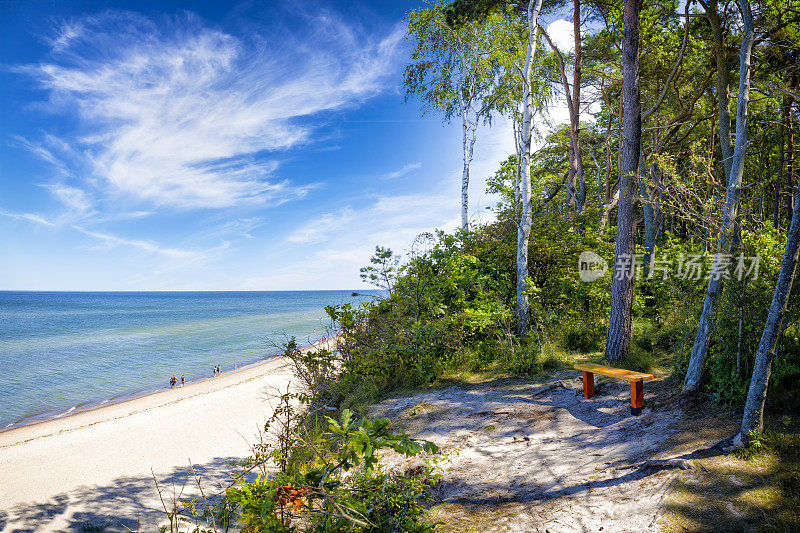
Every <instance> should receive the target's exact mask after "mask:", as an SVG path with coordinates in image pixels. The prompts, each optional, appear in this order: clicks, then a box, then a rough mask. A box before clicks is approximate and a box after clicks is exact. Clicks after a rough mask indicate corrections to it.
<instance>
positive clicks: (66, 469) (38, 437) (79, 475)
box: [0, 359, 291, 533]
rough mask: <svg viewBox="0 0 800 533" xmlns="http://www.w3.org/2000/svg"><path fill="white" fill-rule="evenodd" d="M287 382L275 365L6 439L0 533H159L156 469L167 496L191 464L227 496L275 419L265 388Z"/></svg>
mask: <svg viewBox="0 0 800 533" xmlns="http://www.w3.org/2000/svg"><path fill="white" fill-rule="evenodd" d="M290 380H291V372H290V370H289V367H288V364H287V363H286V361H285V360H282V359H275V360H272V361H269V362H266V363H262V364H259V365H253V366H250V367H247V368H241V369H239V370H238V371H237V372H234V373H229V374H223V375H221V376H219V377H217V378H213V379H209V380H205V381H201V382H197V383H192V384H187V385H186V386H185V387H183V388H179V389H175V390H168V391H164V392H160V393H156V394H152V395H149V396H146V397H143V398H138V399H135V400H130V401H127V402H124V403H120V404H116V405H110V406H106V407H102V408H99V409H95V410H93V411H88V412H84V413H79V414H77V415H74V416H70V417H65V418H62V419H58V420H52V421H49V422H44V423H41V424H36V425H33V426H28V427H22V428H19V429H15V430H11V431H7V432H3V433H0V531H2V532H3V533H5V532H12V531H81V530H82V529H85V526H86V525H98V526H103V528H104V529H103V530H104V531H115V530H118V531H126V529H125V528H126V527H127V528H130V529H134V530H136V529H137V528H138V527H141V530H142V531H151V530H155V527H153V526H154V525H155V524H156V523H160V522H164V521H165V518H164V515H163V511H162V509H161V503H160V501H159V499H158V493H157V492H156V490H155V485H154V482H153V479H152V476H151V469H152V471H154V472H155V473H156V475H157V477H158V478H159V480H160V483H162V484H163V487H162V488H167V489H168V490H170V491H171V489H172V486H173V482H175V483H176V484H177V486H178V487H180V486H181V485H182V484H183V479H184V478H185V476H186V472H187V467H188V465H189V461H191V463H192V464H194V465H195V466H196V467H197V470H198V471H199V472H201V473H204V475H203V479H204V486H205V489H206V490H207V489H208V488H209V487H211V486H214V485H218V486H222V484H224V483H226V482H227V480H228V479H229V474H230V472H232V471H233V470H235V468H236V467H235V466H233V465H232V464H231V462H232V461H233V460H234V459H237V458H242V457H247V456H248V455H249V450H250V446H251V445H252V444H253V443H254V442H255V441H256V436H257V433H258V430H259V428H263V425H264V422H265V420H266V419H267V418H268V417H269V415H270V413H271V407H270V405H269V402H268V398H267V394H266V391H267V388H268V387H280V388H282V389H283V390H286V387H287V384H288V383H289V382H290ZM206 485H207V486H206ZM137 516H138V518H137Z"/></svg>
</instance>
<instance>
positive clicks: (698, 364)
mask: <svg viewBox="0 0 800 533" xmlns="http://www.w3.org/2000/svg"><path fill="white" fill-rule="evenodd" d="M739 5H740V7H741V10H742V21H743V24H744V33H743V35H742V45H741V48H740V50H739V95H738V102H737V110H736V149H735V150H734V153H733V161H732V164H731V167H730V168H731V170H730V174H728V187H727V193H726V196H725V212H724V214H723V218H722V227H721V228H720V231H719V240H718V244H717V254H716V255H715V256H714V266H713V267H712V272H714V271H717V269H718V268H719V267H720V258H721V256H722V254H727V253H729V251H730V247H731V240H732V239H731V237H732V234H733V230H734V226H735V223H736V217H737V211H738V208H739V190H740V189H741V185H742V175H743V174H744V163H745V159H746V157H747V122H748V115H747V104H748V102H749V100H750V55H751V53H752V50H753V40H754V32H753V18H752V15H751V13H750V2H749V0H739ZM719 92H720V93H723V92H725V93H727V91H722V90H720V91H719ZM723 125H724V121H723V120H720V139H722V137H724V135H723V134H722V128H723ZM723 144H724V142H723ZM722 286H723V278H722V276H714V275H711V276H709V279H708V292H707V294H706V298H705V301H704V302H703V312H702V314H701V315H700V324H699V326H698V328H697V336H696V337H695V339H694V346H692V355H691V358H690V360H689V368H688V370H687V371H686V379H685V380H684V382H683V390H684V391H687V392H688V391H696V390H697V389H698V388H699V387H700V384H701V382H702V380H703V367H704V364H705V360H706V356H707V355H708V345H709V342H710V340H711V328H712V324H713V322H714V317H715V316H716V310H717V303H718V301H719V296H720V293H721V292H722Z"/></svg>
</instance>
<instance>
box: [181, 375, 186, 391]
mask: <svg viewBox="0 0 800 533" xmlns="http://www.w3.org/2000/svg"><path fill="white" fill-rule="evenodd" d="M184 385H186V378H184V377H183V374H181V388H183V386H184Z"/></svg>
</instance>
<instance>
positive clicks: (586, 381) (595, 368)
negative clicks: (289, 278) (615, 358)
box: [573, 363, 653, 415]
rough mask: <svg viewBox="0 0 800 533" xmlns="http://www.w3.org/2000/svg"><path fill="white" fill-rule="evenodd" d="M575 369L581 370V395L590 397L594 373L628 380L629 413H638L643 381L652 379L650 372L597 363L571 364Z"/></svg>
mask: <svg viewBox="0 0 800 533" xmlns="http://www.w3.org/2000/svg"><path fill="white" fill-rule="evenodd" d="M573 368H575V370H580V371H581V372H583V396H584V397H585V398H587V399H588V398H591V397H593V396H594V375H595V374H600V375H601V376H607V377H610V378H616V379H621V380H624V381H628V382H630V384H631V414H632V415H638V414H639V413H641V411H642V407H644V382H645V381H647V380H650V379H653V375H652V374H644V373H642V372H634V371H633V370H625V369H624V368H612V367H608V366H603V365H598V364H597V363H580V364H577V365H573Z"/></svg>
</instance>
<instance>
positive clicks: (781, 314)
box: [734, 0, 800, 446]
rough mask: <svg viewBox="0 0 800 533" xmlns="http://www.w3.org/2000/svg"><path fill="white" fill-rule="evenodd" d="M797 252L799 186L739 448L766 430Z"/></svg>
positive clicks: (737, 440) (737, 442)
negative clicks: (771, 384) (767, 406)
mask: <svg viewBox="0 0 800 533" xmlns="http://www.w3.org/2000/svg"><path fill="white" fill-rule="evenodd" d="M745 1H746V0H745ZM798 252H800V184H798V186H797V187H796V188H795V190H794V210H793V211H792V221H791V224H790V225H789V232H788V234H787V237H786V248H785V249H784V251H783V260H782V261H781V269H780V272H779V273H778V281H777V283H776V284H775V292H774V293H773V295H772V304H771V305H770V307H769V315H768V317H767V323H766V325H765V326H764V331H763V333H762V334H761V341H760V342H759V343H758V349H757V351H756V361H755V365H754V366H753V377H752V379H751V380H750V388H749V389H748V391H747V402H746V403H745V406H744V416H743V417H742V427H741V429H740V431H739V434H738V435H736V437H735V439H734V445H736V446H742V445H744V444H746V443H747V440H748V437H749V434H750V432H751V431H757V432H761V430H762V429H763V427H764V402H765V401H766V399H767V385H768V384H769V376H770V373H771V372H772V361H773V360H774V359H775V352H776V351H777V348H778V340H779V339H780V336H781V333H782V332H783V324H784V320H785V319H786V308H787V305H788V303H789V295H790V294H791V292H792V284H793V283H794V277H795V274H796V272H797V256H798Z"/></svg>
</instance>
